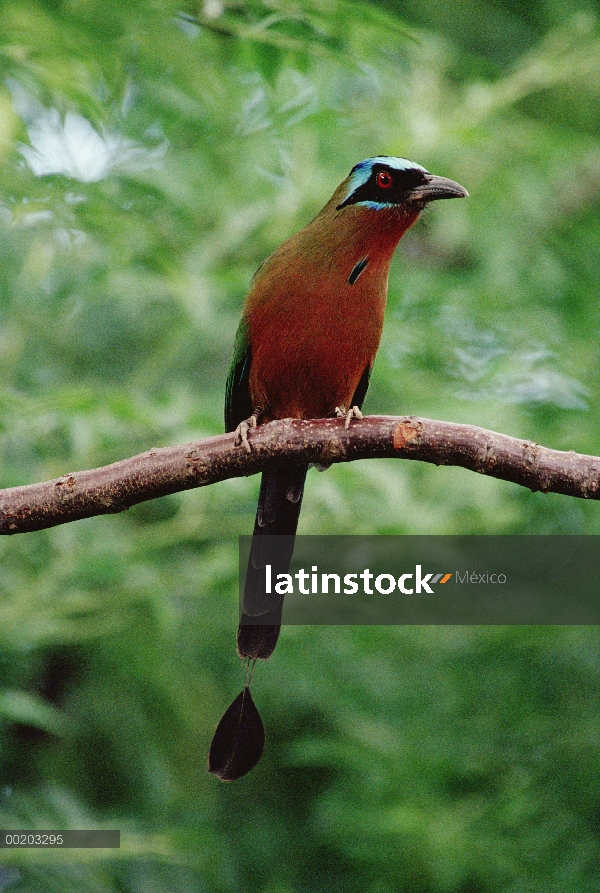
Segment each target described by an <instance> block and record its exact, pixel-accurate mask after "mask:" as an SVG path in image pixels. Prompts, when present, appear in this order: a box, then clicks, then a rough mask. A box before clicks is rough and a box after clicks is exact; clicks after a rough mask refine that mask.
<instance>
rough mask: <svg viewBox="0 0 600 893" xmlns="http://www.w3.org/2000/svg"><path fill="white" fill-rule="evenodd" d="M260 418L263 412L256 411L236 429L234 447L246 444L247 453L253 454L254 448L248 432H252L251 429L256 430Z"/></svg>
mask: <svg viewBox="0 0 600 893" xmlns="http://www.w3.org/2000/svg"><path fill="white" fill-rule="evenodd" d="M260 416H261V410H260V409H255V410H254V412H253V413H252V415H251V416H250V418H248V419H244V421H243V422H240V423H239V425H238V426H237V428H236V429H235V438H234V440H233V445H234V446H241V445H242V444H244V447H245V449H246V452H247V453H251V452H252V447H251V446H250V444H249V443H248V431H249V430H250V428H256V426H257V425H258V420H259V418H260Z"/></svg>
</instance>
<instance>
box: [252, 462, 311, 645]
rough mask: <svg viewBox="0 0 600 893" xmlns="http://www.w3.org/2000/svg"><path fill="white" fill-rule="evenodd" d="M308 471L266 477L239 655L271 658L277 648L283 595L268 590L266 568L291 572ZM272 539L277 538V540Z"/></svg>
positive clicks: (277, 470) (290, 470)
mask: <svg viewBox="0 0 600 893" xmlns="http://www.w3.org/2000/svg"><path fill="white" fill-rule="evenodd" d="M307 471H308V466H307V465H299V466H296V467H293V466H292V467H291V468H290V467H287V468H274V469H272V470H269V471H264V472H263V474H262V479H261V483H260V495H259V497H258V509H257V512H256V521H255V523H254V535H253V540H252V549H251V552H250V560H249V561H248V570H247V572H246V581H245V584H244V613H243V614H242V617H241V619H240V625H239V628H238V634H237V650H238V654H239V655H240V657H249V658H251V659H252V660H256V659H258V660H267V658H269V657H270V656H271V654H272V653H273V650H274V648H275V645H276V644H277V639H278V637H279V629H280V624H281V610H282V606H283V596H281V595H277V594H276V593H271V594H269V593H267V592H266V591H265V566H266V565H267V564H270V565H271V566H272V573H273V579H276V574H278V573H279V574H285V573H287V572H288V570H289V567H290V561H291V558H292V553H293V551H294V537H295V535H296V528H297V527H298V518H299V516H300V507H301V505H302V494H303V492H304V481H305V479H306V473H307ZM273 536H276V537H278V539H277V540H272V539H271V537H273ZM281 537H286V538H287V539H285V540H282V539H281ZM256 618H260V623H259V624H257V622H256Z"/></svg>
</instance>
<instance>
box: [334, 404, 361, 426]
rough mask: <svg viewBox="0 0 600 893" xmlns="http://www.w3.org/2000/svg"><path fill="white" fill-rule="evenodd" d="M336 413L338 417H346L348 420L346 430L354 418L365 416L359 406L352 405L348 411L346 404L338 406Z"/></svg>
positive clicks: (358, 418)
mask: <svg viewBox="0 0 600 893" xmlns="http://www.w3.org/2000/svg"><path fill="white" fill-rule="evenodd" d="M335 414H336V416H337V417H338V419H346V422H345V424H344V428H345V430H346V431H347V430H348V428H349V427H350V422H351V421H352V419H357V420H360V419H362V417H363V414H362V412H361V411H360V409H359V408H358V406H351V407H350V409H349V410H348V412H346V407H345V406H336V408H335Z"/></svg>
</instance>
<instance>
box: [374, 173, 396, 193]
mask: <svg viewBox="0 0 600 893" xmlns="http://www.w3.org/2000/svg"><path fill="white" fill-rule="evenodd" d="M393 182H394V178H393V177H392V175H391V174H390V172H389V171H379V173H378V174H377V185H378V186H379V188H380V189H389V188H390V186H391V185H392V183H393Z"/></svg>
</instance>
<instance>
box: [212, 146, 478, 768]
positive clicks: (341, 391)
mask: <svg viewBox="0 0 600 893" xmlns="http://www.w3.org/2000/svg"><path fill="white" fill-rule="evenodd" d="M467 194H468V193H467V191H466V189H464V188H463V187H462V186H460V185H459V184H458V183H455V182H454V181H453V180H447V179H446V178H445V177H437V176H435V175H434V174H430V173H429V171H427V170H425V168H424V167H421V165H419V164H415V163H414V162H412V161H407V160H406V159H405V158H394V157H390V156H386V155H378V156H376V157H375V158H368V159H366V161H361V162H360V163H359V164H357V165H355V166H354V167H353V168H352V170H351V171H350V174H349V176H348V177H347V178H346V179H345V180H344V181H343V183H341V184H340V185H339V186H338V188H337V189H336V190H335V192H334V193H333V195H332V197H331V198H330V199H329V201H328V202H327V204H326V205H325V207H324V208H323V209H322V210H321V211H320V212H319V213H318V214H317V216H316V217H315V218H314V220H312V221H311V222H310V223H309V224H308V225H307V226H305V227H304V229H302V230H301V231H300V232H299V233H296V234H295V235H293V236H291V238H289V239H287V240H286V241H285V242H284V243H283V244H282V245H280V246H279V248H277V249H276V251H274V252H273V254H272V255H271V256H270V257H269V258H268V259H267V260H266V261H264V263H263V264H262V265H261V266H260V267H259V269H258V271H257V272H256V274H255V276H254V279H253V280H252V284H251V287H250V291H249V293H248V297H247V299H246V303H245V306H244V310H243V313H242V319H241V322H240V325H239V328H238V332H237V336H236V340H235V348H234V355H233V361H232V365H231V370H230V373H229V378H228V380H227V389H226V402H225V426H226V429H227V431H236V442H237V443H238V444H239V445H240V446H243V447H244V448H246V449H250V448H251V443H250V441H249V439H248V434H249V433H250V431H251V429H252V428H253V427H254V426H256V425H257V424H261V423H265V422H268V421H272V420H273V419H283V418H290V417H292V418H299V419H315V418H325V417H327V416H332V415H338V416H344V417H345V418H346V425H348V424H350V422H351V420H352V418H360V417H361V412H360V410H361V406H362V404H363V401H364V399H365V395H366V393H367V388H368V386H369V378H370V375H371V370H372V368H373V363H374V361H375V355H376V353H377V349H378V347H379V341H380V338H381V330H382V327H383V316H384V310H385V303H386V297H387V286H388V271H389V266H390V261H391V259H392V255H393V253H394V249H395V248H396V245H397V244H398V241H399V240H400V239H401V238H402V236H403V235H404V233H405V232H406V231H407V230H408V229H409V227H411V226H412V225H413V223H414V222H415V221H416V220H417V219H418V217H419V215H420V213H421V211H422V210H423V208H424V207H425V205H427V204H428V203H429V202H431V201H435V200H436V199H444V198H461V197H463V196H466V195H467ZM307 470H308V466H307V465H305V464H303V465H296V466H289V465H288V466H282V467H281V468H276V469H270V470H267V471H264V472H263V474H262V480H261V486H260V495H259V501H258V510H257V514H256V522H255V526H254V540H253V546H252V552H251V556H250V561H249V564H248V571H247V574H246V581H245V589H244V615H243V616H242V619H241V622H240V626H239V629H238V640H237V647H238V653H239V655H240V656H241V657H244V658H249V659H252V660H255V659H262V660H266V659H267V658H268V657H270V655H271V654H272V652H273V649H274V648H275V644H276V642H277V637H278V635H279V622H278V621H279V619H280V613H281V601H282V597H281V596H268V595H267V594H266V592H265V586H264V566H265V564H266V563H268V556H269V541H268V539H265V537H269V536H272V535H287V536H289V537H290V538H292V537H293V536H294V534H295V533H296V527H297V524H298V516H299V514H300V506H301V502H302V493H303V489H304V480H305V478H306V473H307ZM291 541H292V542H293V540H291ZM290 558H291V548H290V550H289V555H288V556H287V559H286V562H284V563H287V566H289V559H290ZM280 560H281V556H280ZM287 566H285V567H284V566H283V565H281V563H280V565H279V568H278V569H279V570H281V571H284V572H285V571H286V570H287ZM273 599H274V600H273ZM257 620H258V623H257ZM261 730H262V722H261V721H260V717H259V716H258V712H257V711H256V707H255V706H254V704H253V701H252V698H251V695H250V691H249V689H248V688H247V687H246V686H245V687H244V691H243V692H242V693H241V694H240V695H239V697H238V698H236V700H235V701H234V702H233V704H232V705H231V707H230V708H229V710H228V711H227V712H226V714H225V715H224V717H223V719H222V720H221V723H220V724H219V727H218V729H217V732H216V733H215V738H214V739H213V745H212V747H211V756H210V759H209V765H210V768H211V771H214V772H215V773H216V774H217V775H219V776H220V777H221V778H223V779H227V780H233V779H234V778H238V777H240V776H241V775H243V774H245V773H246V772H247V771H249V769H251V768H252V767H253V766H254V765H255V763H256V762H257V761H258V759H259V758H260V755H261V753H262V743H264V731H262V740H261Z"/></svg>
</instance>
